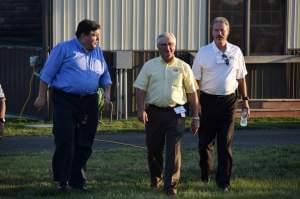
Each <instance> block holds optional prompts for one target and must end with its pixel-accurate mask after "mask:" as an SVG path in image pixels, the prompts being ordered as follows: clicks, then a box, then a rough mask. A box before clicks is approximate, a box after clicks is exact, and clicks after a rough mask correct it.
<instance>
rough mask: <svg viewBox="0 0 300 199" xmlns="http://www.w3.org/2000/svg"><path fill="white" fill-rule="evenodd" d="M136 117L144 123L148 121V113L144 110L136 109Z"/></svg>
mask: <svg viewBox="0 0 300 199" xmlns="http://www.w3.org/2000/svg"><path fill="white" fill-rule="evenodd" d="M138 119H139V120H140V121H141V122H143V123H144V124H146V123H147V122H148V114H147V112H146V111H138Z"/></svg>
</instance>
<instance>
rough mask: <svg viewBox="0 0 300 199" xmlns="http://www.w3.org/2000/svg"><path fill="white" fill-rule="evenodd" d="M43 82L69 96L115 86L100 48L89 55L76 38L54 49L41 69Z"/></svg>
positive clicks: (89, 52)
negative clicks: (69, 94) (111, 85)
mask: <svg viewBox="0 0 300 199" xmlns="http://www.w3.org/2000/svg"><path fill="white" fill-rule="evenodd" d="M40 79H41V80H42V81H44V82H46V83H47V84H48V85H49V86H50V87H53V88H55V89H59V90H62V91H64V92H67V93H72V94H79V95H86V94H94V93H96V92H97V90H98V88H99V87H106V86H107V85H110V84H112V81H111V78H110V74H109V71H108V67H107V64H106V62H105V60H104V57H103V52H102V50H101V48H100V47H99V46H97V47H96V48H95V49H93V50H90V51H86V50H85V48H84V47H83V46H82V44H81V43H80V42H79V40H78V39H77V38H74V39H71V40H69V41H65V42H61V43H59V44H58V45H57V46H55V47H54V48H53V49H52V50H51V53H50V55H49V57H48V59H47V61H46V63H45V65H44V67H43V69H42V72H41V76H40Z"/></svg>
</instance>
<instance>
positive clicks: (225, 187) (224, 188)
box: [218, 185, 230, 193]
mask: <svg viewBox="0 0 300 199" xmlns="http://www.w3.org/2000/svg"><path fill="white" fill-rule="evenodd" d="M218 187H219V188H220V189H221V190H222V191H223V192H225V193H226V192H229V189H230V187H229V185H223V186H218Z"/></svg>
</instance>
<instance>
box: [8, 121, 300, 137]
mask: <svg viewBox="0 0 300 199" xmlns="http://www.w3.org/2000/svg"><path fill="white" fill-rule="evenodd" d="M41 123H46V124H47V122H43V121H38V120H18V119H8V121H7V123H6V130H5V135H6V136H16V135H23V136H28V135H39V136H40V135H51V128H29V127H25V126H26V125H28V124H41ZM189 125H190V118H188V119H187V121H186V127H189ZM236 128H241V127H239V120H238V119H236ZM247 128H300V118H250V119H249V122H248V127H247ZM143 130H144V125H143V124H142V123H141V122H139V121H138V120H137V119H136V118H129V119H128V120H114V121H112V122H110V121H109V120H107V119H104V120H103V121H101V122H100V123H99V126H98V132H99V133H120V132H122V133H123V132H124V133H125V132H133V131H134V132H136V131H143Z"/></svg>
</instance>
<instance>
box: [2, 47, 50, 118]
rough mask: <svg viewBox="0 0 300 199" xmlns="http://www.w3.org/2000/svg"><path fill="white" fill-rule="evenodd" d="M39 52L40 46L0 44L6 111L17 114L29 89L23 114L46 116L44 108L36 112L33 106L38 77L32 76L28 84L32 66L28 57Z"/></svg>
mask: <svg viewBox="0 0 300 199" xmlns="http://www.w3.org/2000/svg"><path fill="white" fill-rule="evenodd" d="M41 53H42V49H41V48H33V47H12V46H7V47H6V46H0V60H1V61H0V83H1V85H2V87H3V89H4V92H5V96H6V103H7V112H8V113H10V114H14V115H19V114H20V112H21V110H22V107H23V105H24V104H25V102H26V99H27V97H28V96H29V94H30V90H31V95H30V97H29V99H30V100H29V101H28V103H27V106H26V108H25V111H24V114H23V116H24V115H30V116H35V117H41V118H45V117H46V110H44V109H43V110H42V111H40V112H37V111H36V109H35V108H34V107H33V102H34V100H35V98H36V96H37V93H38V85H39V79H38V78H37V77H34V78H33V81H32V84H30V79H31V77H32V73H33V68H32V67H30V66H29V57H30V56H33V55H41Z"/></svg>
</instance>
